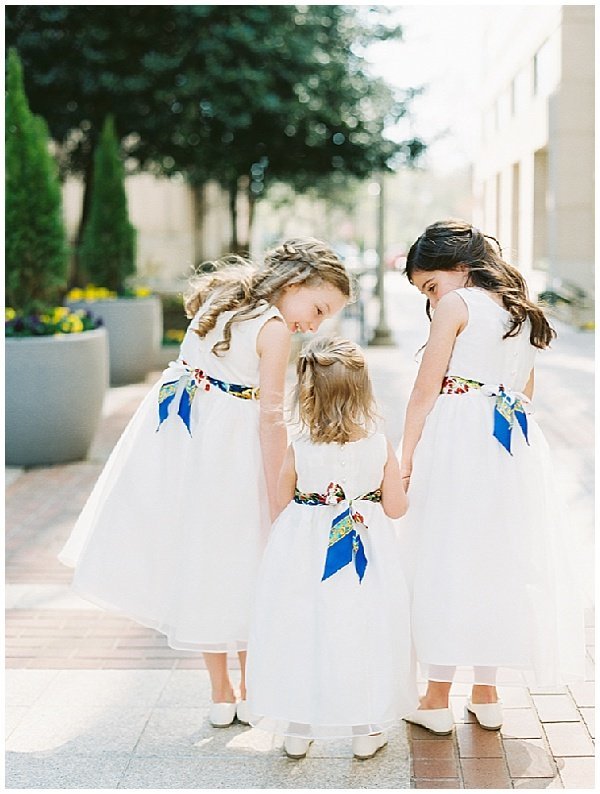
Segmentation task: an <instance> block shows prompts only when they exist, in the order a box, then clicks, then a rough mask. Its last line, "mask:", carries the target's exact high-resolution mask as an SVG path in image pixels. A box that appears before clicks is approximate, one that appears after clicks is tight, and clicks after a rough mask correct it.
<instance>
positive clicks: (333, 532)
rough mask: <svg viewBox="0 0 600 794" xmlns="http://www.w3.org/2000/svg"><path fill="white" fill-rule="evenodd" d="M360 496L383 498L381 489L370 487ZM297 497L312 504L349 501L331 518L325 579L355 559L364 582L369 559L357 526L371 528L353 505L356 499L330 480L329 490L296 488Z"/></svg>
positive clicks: (302, 501) (356, 568)
mask: <svg viewBox="0 0 600 794" xmlns="http://www.w3.org/2000/svg"><path fill="white" fill-rule="evenodd" d="M357 500H364V501H369V502H380V501H381V490H380V489H377V490H376V491H370V492H369V493H367V494H364V495H363V496H359V497H357ZM294 501H295V502H297V503H298V504H308V505H332V504H339V503H340V502H348V507H347V508H346V509H345V510H343V511H342V512H341V513H340V514H339V515H337V516H336V517H335V518H334V519H333V521H332V522H331V529H330V530H329V540H328V543H327V555H326V557H325V569H324V571H323V576H322V578H321V581H322V582H324V581H325V579H329V577H330V576H333V574H334V573H337V572H338V571H339V570H341V569H342V568H345V567H346V565H350V564H351V563H354V569H355V571H356V575H357V576H358V581H359V582H362V580H363V578H364V575H365V571H366V570H367V564H368V560H367V555H366V554H365V548H364V546H363V542H362V540H361V537H360V534H359V532H358V529H357V526H358V525H362V526H363V527H364V528H365V529H367V525H366V524H365V521H364V519H363V517H362V516H361V514H360V513H359V512H357V511H355V510H354V509H353V507H352V502H353V501H354V500H352V499H347V497H346V494H345V493H344V489H343V488H342V486H341V485H337V484H334V483H330V484H329V487H328V488H327V491H326V493H325V494H304V493H301V492H300V491H298V489H296V491H295V494H294Z"/></svg>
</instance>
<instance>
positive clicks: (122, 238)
mask: <svg viewBox="0 0 600 794" xmlns="http://www.w3.org/2000/svg"><path fill="white" fill-rule="evenodd" d="M124 180H125V172H124V169H123V163H122V162H121V156H120V151H119V142H118V140H117V137H116V135H115V128H114V122H113V119H112V117H111V116H108V117H107V119H106V121H105V123H104V127H103V129H102V133H101V135H100V141H99V143H98V146H97V148H96V153H95V156H94V184H93V189H92V196H91V202H90V215H89V219H88V222H87V224H86V226H85V229H84V230H83V239H82V242H81V252H80V256H81V264H82V267H83V271H84V274H85V276H86V278H87V279H88V280H90V281H92V282H93V283H94V284H98V285H100V286H102V287H107V288H108V289H110V290H116V291H117V292H122V291H123V289H124V287H125V281H126V279H127V278H128V276H131V275H132V274H133V273H135V229H134V228H133V226H132V225H131V223H130V222H129V215H128V211H127V195H126V193H125V181H124Z"/></svg>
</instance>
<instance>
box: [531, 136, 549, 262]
mask: <svg viewBox="0 0 600 794" xmlns="http://www.w3.org/2000/svg"><path fill="white" fill-rule="evenodd" d="M533 266H534V268H538V269H540V270H547V269H548V150H547V149H538V150H537V152H536V153H535V155H534V158H533Z"/></svg>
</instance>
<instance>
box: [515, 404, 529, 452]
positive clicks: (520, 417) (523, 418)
mask: <svg viewBox="0 0 600 794" xmlns="http://www.w3.org/2000/svg"><path fill="white" fill-rule="evenodd" d="M515 416H516V417H517V422H518V423H519V427H520V428H521V430H522V432H523V435H524V436H525V441H526V442H527V443H528V444H529V436H528V430H529V428H528V426H527V414H526V413H525V411H524V410H523V408H519V409H517V410H516V411H515Z"/></svg>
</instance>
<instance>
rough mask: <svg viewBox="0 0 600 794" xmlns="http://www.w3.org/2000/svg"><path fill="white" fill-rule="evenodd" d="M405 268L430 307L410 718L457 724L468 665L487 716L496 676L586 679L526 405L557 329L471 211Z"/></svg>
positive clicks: (410, 438) (539, 442)
mask: <svg viewBox="0 0 600 794" xmlns="http://www.w3.org/2000/svg"><path fill="white" fill-rule="evenodd" d="M406 275H407V276H408V279H409V280H410V282H411V283H412V284H413V285H414V286H415V287H417V289H418V290H419V291H420V292H422V293H423V295H424V296H425V297H426V299H427V313H428V315H429V316H430V318H431V331H430V334H429V339H428V342H427V345H426V346H425V349H424V353H423V358H422V362H421V365H420V368H419V372H418V375H417V379H416V381H415V385H414V388H413V390H412V393H411V396H410V399H409V403H408V407H407V411H406V424H405V431H404V438H403V442H402V455H401V471H402V476H403V478H404V484H405V486H408V485H409V486H410V488H409V505H410V506H409V510H408V513H407V515H406V518H405V519H404V522H403V534H404V541H405V543H406V550H407V558H408V564H409V568H410V578H411V579H412V621H413V631H414V641H415V648H416V654H417V658H418V660H419V662H420V664H421V666H422V667H423V668H424V671H425V674H426V675H427V678H428V686H427V691H426V693H425V696H424V697H423V698H422V700H421V705H420V708H419V710H418V711H416V712H414V713H413V714H412V715H410V717H409V718H407V719H408V721H410V722H414V723H417V724H419V725H423V726H424V727H425V728H427V729H429V730H431V731H433V732H435V733H449V732H450V731H451V730H452V727H453V717H452V711H451V709H450V708H449V707H448V706H449V701H448V698H449V694H450V688H451V684H452V681H453V679H454V676H455V671H456V668H457V667H468V668H469V670H472V671H473V673H472V682H473V689H472V692H471V697H470V699H469V700H468V702H467V708H468V709H469V710H470V711H471V712H472V713H473V714H474V715H475V717H476V718H477V720H478V721H479V723H480V724H481V725H482V727H484V728H488V729H492V730H493V729H498V728H500V726H501V725H502V711H501V706H500V702H499V700H498V695H497V690H496V683H497V682H500V683H504V682H505V681H506V682H507V683H508V682H510V681H512V682H519V681H520V682H523V681H525V682H531V681H532V682H535V683H536V684H538V685H540V686H555V685H559V684H562V683H564V682H565V681H569V680H576V679H579V678H583V669H584V654H585V641H584V628H583V610H582V609H581V607H580V601H579V598H578V589H577V587H576V586H575V584H574V580H573V576H572V566H571V565H570V563H569V549H568V544H567V542H566V538H567V537H568V525H566V524H565V523H564V521H563V520H562V516H561V510H560V504H559V503H558V501H557V489H556V486H555V484H554V482H553V476H552V470H551V463H550V460H549V456H548V448H547V444H546V441H545V439H544V437H543V435H542V433H541V431H540V429H539V427H538V425H537V423H536V421H535V419H534V418H533V416H532V413H531V411H532V409H531V399H532V396H533V387H534V369H533V368H534V359H535V355H536V352H537V351H538V350H543V349H545V348H547V347H548V345H549V344H550V342H551V340H552V338H553V337H554V335H555V334H554V331H553V329H552V328H551V326H550V325H549V323H548V321H547V319H546V317H545V316H544V313H543V311H542V309H541V308H540V307H539V306H538V305H537V304H535V303H534V302H533V301H531V300H530V299H529V297H528V294H527V286H526V284H525V281H524V279H523V276H522V275H521V274H520V273H519V271H518V270H517V269H516V268H514V267H513V266H511V265H509V264H508V263H507V262H505V261H504V259H503V258H502V253H501V250H500V246H499V244H498V243H497V241H496V240H495V239H494V238H491V237H489V236H487V235H484V234H483V233H482V232H481V231H479V230H478V229H476V228H475V227H473V226H472V225H471V224H469V223H465V222H464V221H454V220H451V221H441V222H438V223H434V224H432V225H431V226H429V227H427V229H426V230H425V232H424V233H423V234H422V235H421V236H420V237H419V238H418V239H417V241H416V242H415V243H414V244H413V246H412V247H411V249H410V251H409V254H408V259H407V265H406ZM557 399H558V395H557Z"/></svg>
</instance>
